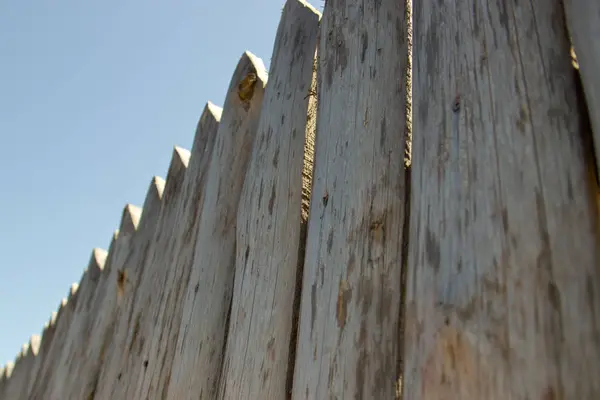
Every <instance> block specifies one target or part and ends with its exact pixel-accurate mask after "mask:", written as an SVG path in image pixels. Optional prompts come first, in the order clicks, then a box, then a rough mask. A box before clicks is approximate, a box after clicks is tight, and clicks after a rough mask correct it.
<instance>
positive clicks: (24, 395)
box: [0, 335, 41, 400]
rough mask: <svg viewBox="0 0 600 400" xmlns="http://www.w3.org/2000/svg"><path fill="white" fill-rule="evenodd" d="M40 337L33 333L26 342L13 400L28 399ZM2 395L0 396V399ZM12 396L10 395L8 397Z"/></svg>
mask: <svg viewBox="0 0 600 400" xmlns="http://www.w3.org/2000/svg"><path fill="white" fill-rule="evenodd" d="M40 344H41V337H40V335H33V336H31V338H30V339H29V342H28V343H27V349H26V351H24V353H23V359H22V360H21V370H22V374H23V375H22V378H21V382H20V383H19V385H18V389H17V391H16V396H15V397H14V399H15V400H28V399H29V385H30V381H31V376H32V374H34V372H35V364H36V361H37V355H38V353H39V350H40ZM0 393H1V392H0ZM1 398H2V397H0V399H1ZM9 398H12V397H9Z"/></svg>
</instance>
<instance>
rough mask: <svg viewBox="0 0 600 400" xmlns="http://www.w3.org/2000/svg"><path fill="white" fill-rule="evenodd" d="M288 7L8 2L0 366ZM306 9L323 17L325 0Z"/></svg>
mask: <svg viewBox="0 0 600 400" xmlns="http://www.w3.org/2000/svg"><path fill="white" fill-rule="evenodd" d="M283 3H284V0H248V1H242V0H222V1H212V2H208V1H202V0H184V1H160V2H159V1H152V0H151V1H141V0H118V1H117V0H105V1H80V0H77V1H76V0H57V1H42V0H38V1H33V0H29V1H28V0H7V1H2V2H0V59H1V60H2V61H1V62H0V171H2V173H3V176H2V178H3V182H2V189H0V254H1V258H0V315H2V317H1V319H0V321H1V322H0V364H1V365H4V364H6V362H7V361H12V360H13V359H14V357H15V356H16V354H17V353H18V352H19V350H20V348H21V345H22V344H23V343H25V342H27V341H28V340H29V337H30V336H31V335H32V334H38V333H41V330H42V328H43V325H44V323H45V322H46V321H48V319H49V318H50V314H51V312H52V311H54V310H56V309H57V307H58V304H59V303H60V300H61V299H62V298H63V297H65V296H66V295H67V293H68V290H69V286H70V284H71V283H73V282H79V279H80V277H81V274H82V272H83V270H84V268H85V267H86V266H87V262H88V260H89V257H90V254H91V251H92V248H94V247H101V248H105V249H106V248H107V247H108V244H109V241H110V237H111V235H112V232H113V231H114V230H115V229H116V228H117V227H118V224H119V218H120V215H121V211H122V208H123V206H124V205H125V204H126V203H133V204H136V205H139V206H141V205H142V202H143V199H144V197H145V194H146V189H147V188H148V185H149V183H150V179H151V177H152V176H153V175H159V176H162V177H165V174H166V171H167V167H168V164H169V160H170V157H171V152H172V148H173V146H174V145H179V146H183V147H185V148H187V149H189V148H190V146H191V143H192V139H193V134H194V129H195V126H196V122H197V120H198V117H199V115H200V113H201V111H202V109H203V107H204V104H205V102H206V101H207V100H210V101H212V102H214V103H215V104H217V105H219V106H222V104H223V100H224V97H225V91H226V89H227V87H228V85H229V80H230V78H231V74H232V72H233V70H234V68H235V66H236V64H237V61H238V59H239V57H240V56H241V54H242V53H243V51H244V50H250V51H251V52H253V53H254V54H256V55H257V56H259V57H261V58H262V59H263V61H264V62H265V65H266V66H267V67H268V66H269V59H270V57H271V52H272V47H273V41H274V39H275V33H276V30H277V25H278V23H279V17H280V15H281V9H282V6H283ZM312 4H313V5H314V6H315V7H317V8H319V9H320V8H321V7H322V5H323V4H322V1H321V0H316V1H313V2H312Z"/></svg>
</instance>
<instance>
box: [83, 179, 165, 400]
mask: <svg viewBox="0 0 600 400" xmlns="http://www.w3.org/2000/svg"><path fill="white" fill-rule="evenodd" d="M164 185H165V181H164V180H163V179H162V178H160V177H158V176H155V177H153V178H152V180H151V182H150V185H149V187H148V190H147V192H146V198H145V200H144V205H143V207H142V215H141V217H140V222H139V225H138V228H137V231H136V233H135V240H134V242H133V243H132V244H131V246H130V248H129V253H128V254H127V258H126V260H125V261H124V263H123V266H124V275H123V280H122V281H123V282H122V289H121V290H120V291H118V295H119V297H120V306H119V308H118V310H117V313H116V316H115V327H114V330H113V333H112V340H111V342H110V344H108V347H107V350H106V352H105V358H104V362H103V363H102V366H101V370H100V373H99V375H98V376H99V378H98V385H97V387H96V392H95V397H94V399H95V400H99V399H120V398H123V397H122V394H121V393H122V392H120V390H123V386H124V381H125V380H126V377H125V378H124V377H123V376H122V372H121V362H122V359H123V357H124V356H125V354H126V352H127V351H128V343H127V337H128V335H129V331H130V329H133V326H132V325H133V323H132V321H131V313H132V311H133V301H134V299H135V294H136V292H137V290H138V287H139V281H140V275H141V273H142V271H143V263H144V260H145V257H146V254H147V253H148V250H149V246H150V245H151V240H152V238H153V237H154V234H155V228H156V222H157V220H158V214H159V211H160V206H161V199H162V194H163V190H164ZM119 292H120V293H119ZM82 336H83V337H85V336H86V335H85V334H83V335H82ZM74 373H75V372H74Z"/></svg>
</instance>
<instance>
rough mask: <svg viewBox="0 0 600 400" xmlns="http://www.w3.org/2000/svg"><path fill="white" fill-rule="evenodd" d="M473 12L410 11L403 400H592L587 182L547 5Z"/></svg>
mask: <svg viewBox="0 0 600 400" xmlns="http://www.w3.org/2000/svg"><path fill="white" fill-rule="evenodd" d="M480 4H482V3H480V2H477V1H468V2H439V1H435V0H423V1H416V2H415V10H414V39H415V45H414V53H413V54H414V55H415V58H414V64H413V65H414V67H415V68H414V73H413V77H414V80H413V110H414V115H415V118H414V119H413V132H414V134H413V147H412V149H413V155H412V166H413V167H412V177H413V181H412V182H413V183H412V203H411V224H410V226H411V236H410V241H409V243H410V251H409V255H410V256H409V257H410V258H409V266H410V268H409V270H408V278H407V309H406V328H407V330H406V345H405V349H406V362H405V369H404V372H405V379H404V398H405V399H410V400H413V399H415V400H417V399H428V400H435V399H447V398H448V396H451V397H453V398H460V399H464V400H475V399H477V400H479V399H509V398H515V399H516V398H519V399H525V398H529V399H593V398H599V397H600V381H599V380H598V378H597V377H598V376H599V375H600V342H599V341H598V335H600V305H599V304H598V298H599V297H598V293H600V291H599V288H600V270H599V269H598V265H599V262H600V259H599V254H598V247H597V246H598V240H599V237H598V225H597V224H598V221H597V210H596V207H595V204H594V203H593V202H594V201H595V199H594V197H593V196H594V191H595V188H593V187H592V186H591V185H590V181H589V180H588V179H586V174H587V171H586V170H587V167H588V166H587V165H586V162H585V161H584V157H583V154H584V149H583V146H582V142H581V132H580V131H579V129H580V126H579V121H578V119H579V115H578V110H577V108H576V107H577V102H576V98H575V80H574V75H573V73H572V67H571V65H570V58H569V47H570V44H569V40H568V37H567V35H566V32H565V29H564V26H563V23H564V19H563V17H564V15H563V10H562V2H560V1H546V0H532V1H530V2H514V1H510V2H493V3H492V2H488V3H486V4H485V5H482V6H480ZM594 184H595V183H594Z"/></svg>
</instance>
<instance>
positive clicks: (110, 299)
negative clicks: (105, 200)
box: [46, 204, 141, 399]
mask: <svg viewBox="0 0 600 400" xmlns="http://www.w3.org/2000/svg"><path fill="white" fill-rule="evenodd" d="M140 215H141V209H140V208H139V207H136V206H133V205H131V204H128V205H126V206H125V207H124V209H123V212H122V215H121V222H120V225H119V230H118V234H117V236H116V237H115V239H114V240H113V242H112V243H111V246H110V248H109V250H108V255H107V257H106V262H105V266H104V269H103V271H102V274H100V280H99V281H98V283H97V285H96V290H95V291H94V298H93V300H92V302H91V304H92V308H91V311H89V313H90V314H91V315H92V322H91V323H90V324H89V325H88V326H87V327H88V328H89V330H88V331H86V332H81V334H82V335H84V337H85V341H86V343H85V345H84V351H83V354H82V355H81V357H80V358H79V359H77V360H76V361H75V365H74V366H72V367H71V368H70V369H71V370H72V371H76V376H77V379H72V376H71V377H66V378H64V379H60V380H58V379H55V384H54V387H53V390H52V391H49V392H48V393H46V395H47V396H49V398H51V399H89V398H90V396H94V394H95V391H96V386H97V384H98V374H99V372H100V367H101V366H102V363H103V361H104V356H105V354H106V349H107V343H109V342H110V340H111V337H112V330H113V326H114V318H115V313H116V309H117V306H118V298H117V283H118V282H117V281H118V277H119V272H120V271H121V270H122V269H123V263H124V261H125V258H126V255H127V253H128V252H129V249H130V246H131V244H132V239H133V237H134V235H135V230H136V229H137V227H138V223H139V218H140Z"/></svg>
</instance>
